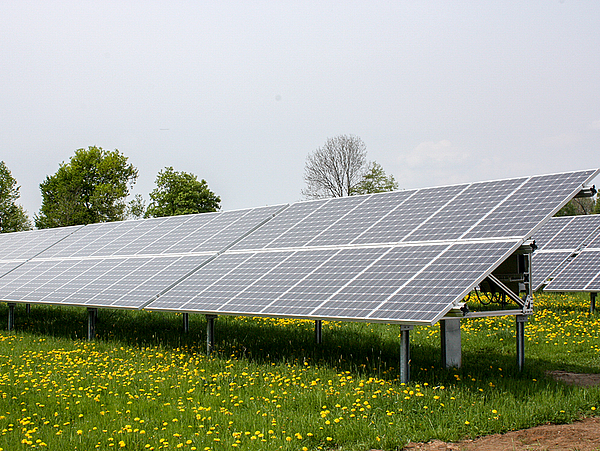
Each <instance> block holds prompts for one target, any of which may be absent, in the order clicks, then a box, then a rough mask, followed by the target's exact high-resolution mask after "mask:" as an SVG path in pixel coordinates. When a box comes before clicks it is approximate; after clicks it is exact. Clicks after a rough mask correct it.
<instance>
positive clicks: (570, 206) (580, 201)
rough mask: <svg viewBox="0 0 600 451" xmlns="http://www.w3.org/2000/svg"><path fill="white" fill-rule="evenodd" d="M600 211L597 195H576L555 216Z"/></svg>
mask: <svg viewBox="0 0 600 451" xmlns="http://www.w3.org/2000/svg"><path fill="white" fill-rule="evenodd" d="M595 213H600V202H598V201H597V199H596V198H595V197H575V198H573V199H571V200H570V201H569V202H568V203H567V204H566V205H565V206H564V207H562V208H561V209H560V210H558V212H557V213H556V215H554V216H575V215H591V214H595Z"/></svg>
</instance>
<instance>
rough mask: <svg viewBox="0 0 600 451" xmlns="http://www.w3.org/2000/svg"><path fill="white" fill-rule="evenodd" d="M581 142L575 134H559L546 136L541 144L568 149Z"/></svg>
mask: <svg viewBox="0 0 600 451" xmlns="http://www.w3.org/2000/svg"><path fill="white" fill-rule="evenodd" d="M579 141H581V137H580V136H579V135H577V134H567V133H561V134H560V135H556V136H548V137H547V138H544V139H543V140H542V144H543V145H544V146H548V147H570V146H572V145H574V144H576V143H578V142H579Z"/></svg>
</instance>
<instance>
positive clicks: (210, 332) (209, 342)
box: [206, 315, 217, 355]
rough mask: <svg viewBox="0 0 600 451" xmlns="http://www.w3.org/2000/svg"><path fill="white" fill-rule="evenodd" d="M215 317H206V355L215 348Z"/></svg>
mask: <svg viewBox="0 0 600 451" xmlns="http://www.w3.org/2000/svg"><path fill="white" fill-rule="evenodd" d="M216 318H217V315H206V355H210V354H211V353H212V351H213V348H214V347H215V319H216Z"/></svg>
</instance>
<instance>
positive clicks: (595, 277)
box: [544, 248, 600, 292]
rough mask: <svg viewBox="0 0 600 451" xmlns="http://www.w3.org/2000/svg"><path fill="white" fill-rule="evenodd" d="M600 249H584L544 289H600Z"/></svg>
mask: <svg viewBox="0 0 600 451" xmlns="http://www.w3.org/2000/svg"><path fill="white" fill-rule="evenodd" d="M599 262H600V249H598V248H593V249H584V250H583V251H581V253H579V255H577V257H576V258H574V259H573V260H571V262H570V263H569V264H568V265H567V266H566V267H565V268H564V269H563V270H562V271H561V272H560V273H559V274H558V275H557V276H556V277H555V278H554V279H552V281H551V282H550V283H549V284H548V285H547V286H546V287H545V288H544V291H589V292H598V291H600V278H599V275H600V266H599V265H598V263H599Z"/></svg>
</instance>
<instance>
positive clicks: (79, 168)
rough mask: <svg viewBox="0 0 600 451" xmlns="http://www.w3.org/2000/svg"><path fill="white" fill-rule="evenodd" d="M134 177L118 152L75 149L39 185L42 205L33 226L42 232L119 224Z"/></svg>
mask: <svg viewBox="0 0 600 451" xmlns="http://www.w3.org/2000/svg"><path fill="white" fill-rule="evenodd" d="M137 176H138V170H137V169H136V168H135V167H134V166H133V165H132V164H130V163H128V158H127V157H126V156H124V155H123V154H122V153H120V152H119V151H118V150H117V149H115V150H112V151H109V150H104V149H103V148H102V147H96V146H90V147H88V148H87V149H77V150H76V151H75V155H73V156H72V157H71V158H70V159H69V162H68V163H64V162H63V163H61V165H60V167H59V168H58V171H57V172H56V174H54V175H52V176H47V177H46V180H44V182H42V183H41V184H40V190H41V193H42V206H41V207H40V212H39V214H38V215H36V216H35V225H36V226H37V227H38V228H40V229H44V228H51V227H63V226H71V225H78V224H92V223H96V222H109V221H121V220H123V219H125V216H126V207H127V204H126V202H125V199H126V198H127V196H128V195H129V190H130V188H131V187H133V184H134V183H135V181H136V179H137Z"/></svg>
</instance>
